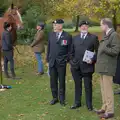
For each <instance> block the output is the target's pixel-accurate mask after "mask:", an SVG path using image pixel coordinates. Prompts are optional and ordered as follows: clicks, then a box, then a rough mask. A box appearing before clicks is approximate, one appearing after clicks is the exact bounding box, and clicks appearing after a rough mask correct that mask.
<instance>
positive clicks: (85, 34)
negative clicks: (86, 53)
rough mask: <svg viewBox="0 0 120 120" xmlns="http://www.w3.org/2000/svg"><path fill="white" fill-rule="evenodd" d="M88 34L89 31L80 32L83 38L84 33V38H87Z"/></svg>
mask: <svg viewBox="0 0 120 120" xmlns="http://www.w3.org/2000/svg"><path fill="white" fill-rule="evenodd" d="M87 34H88V33H82V32H81V33H80V35H81V38H82V37H83V35H84V39H85V38H86V36H87Z"/></svg>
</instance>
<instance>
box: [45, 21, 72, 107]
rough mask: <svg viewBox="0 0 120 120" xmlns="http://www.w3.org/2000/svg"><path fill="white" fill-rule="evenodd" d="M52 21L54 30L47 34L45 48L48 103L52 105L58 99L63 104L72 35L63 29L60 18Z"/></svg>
mask: <svg viewBox="0 0 120 120" xmlns="http://www.w3.org/2000/svg"><path fill="white" fill-rule="evenodd" d="M53 23H54V29H55V31H54V32H51V33H50V34H49V37H48V49H47V61H48V63H49V70H50V87H51V91H52V96H53V99H52V101H50V104H51V105H54V104H56V103H57V102H58V101H60V104H61V105H62V106H64V105H65V76H66V65H67V62H68V61H69V56H70V55H69V54H70V50H71V44H72V36H71V35H69V34H68V33H67V32H65V31H64V30H63V23H64V21H63V20H62V19H57V20H55V21H54V22H53ZM58 81H59V82H58ZM58 83H59V84H58ZM58 86H59V87H58Z"/></svg>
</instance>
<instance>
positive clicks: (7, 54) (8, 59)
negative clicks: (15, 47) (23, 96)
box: [3, 50, 15, 75]
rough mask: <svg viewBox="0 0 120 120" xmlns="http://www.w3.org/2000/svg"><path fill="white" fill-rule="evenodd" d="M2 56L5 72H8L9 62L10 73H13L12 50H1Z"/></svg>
mask: <svg viewBox="0 0 120 120" xmlns="http://www.w3.org/2000/svg"><path fill="white" fill-rule="evenodd" d="M3 58H4V71H5V74H8V62H10V70H11V73H12V75H14V74H15V73H14V59H13V51H12V50H11V51H3Z"/></svg>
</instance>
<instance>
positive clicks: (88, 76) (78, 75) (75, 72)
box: [71, 68, 92, 108]
mask: <svg viewBox="0 0 120 120" xmlns="http://www.w3.org/2000/svg"><path fill="white" fill-rule="evenodd" d="M71 72H72V76H73V78H74V82H75V104H81V96H82V78H84V86H85V96H86V104H87V107H90V108H91V107H92V73H82V72H81V70H80V68H79V69H76V68H71Z"/></svg>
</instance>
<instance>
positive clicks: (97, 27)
mask: <svg viewBox="0 0 120 120" xmlns="http://www.w3.org/2000/svg"><path fill="white" fill-rule="evenodd" d="M64 30H65V31H67V32H70V33H72V32H74V30H75V28H73V29H64ZM89 32H92V33H93V32H95V33H98V32H101V29H100V27H99V26H93V27H90V28H89Z"/></svg>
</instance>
